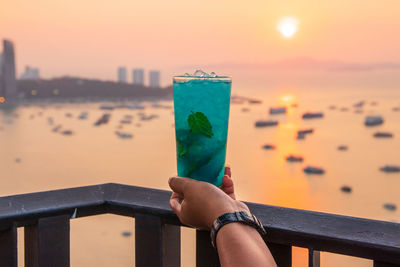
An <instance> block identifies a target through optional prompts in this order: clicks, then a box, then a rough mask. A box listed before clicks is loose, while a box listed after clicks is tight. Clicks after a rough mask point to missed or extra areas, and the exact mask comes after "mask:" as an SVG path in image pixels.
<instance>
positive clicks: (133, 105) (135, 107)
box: [124, 104, 145, 110]
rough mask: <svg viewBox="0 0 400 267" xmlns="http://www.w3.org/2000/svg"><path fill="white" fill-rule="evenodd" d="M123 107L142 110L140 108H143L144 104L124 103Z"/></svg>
mask: <svg viewBox="0 0 400 267" xmlns="http://www.w3.org/2000/svg"><path fill="white" fill-rule="evenodd" d="M124 108H127V109H132V110H136V109H139V110H142V109H145V106H143V105H139V104H131V105H125V106H124Z"/></svg>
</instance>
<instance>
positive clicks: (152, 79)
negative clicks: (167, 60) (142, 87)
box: [149, 70, 161, 88]
mask: <svg viewBox="0 0 400 267" xmlns="http://www.w3.org/2000/svg"><path fill="white" fill-rule="evenodd" d="M160 76H161V75H160V71H158V70H151V71H149V86H150V87H153V88H159V87H160Z"/></svg>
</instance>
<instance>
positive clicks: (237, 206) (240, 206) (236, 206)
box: [207, 200, 250, 229]
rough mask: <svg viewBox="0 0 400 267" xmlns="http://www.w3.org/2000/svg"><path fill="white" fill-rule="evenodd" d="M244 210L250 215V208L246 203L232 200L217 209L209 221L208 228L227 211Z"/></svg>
mask: <svg viewBox="0 0 400 267" xmlns="http://www.w3.org/2000/svg"><path fill="white" fill-rule="evenodd" d="M241 211H244V212H246V213H247V214H249V215H250V210H249V208H248V207H247V205H246V204H244V203H243V202H241V201H238V200H232V201H231V202H230V203H229V204H227V205H224V206H223V207H221V208H220V209H217V210H216V211H215V212H214V213H213V215H212V216H211V217H210V220H209V222H208V223H207V227H208V229H211V228H212V226H213V224H214V222H215V220H217V219H218V218H219V217H220V216H222V215H224V214H226V213H235V212H241Z"/></svg>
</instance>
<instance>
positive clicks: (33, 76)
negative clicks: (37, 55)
mask: <svg viewBox="0 0 400 267" xmlns="http://www.w3.org/2000/svg"><path fill="white" fill-rule="evenodd" d="M19 79H20V80H33V81H37V80H39V79H40V76H39V69H38V68H31V67H29V66H26V67H25V72H24V73H23V74H22V75H21V77H20V78H19Z"/></svg>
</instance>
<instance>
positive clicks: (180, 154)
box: [173, 75, 232, 186]
mask: <svg viewBox="0 0 400 267" xmlns="http://www.w3.org/2000/svg"><path fill="white" fill-rule="evenodd" d="M231 83H232V82H231V78H230V77H226V76H207V77H204V76H186V75H185V76H175V77H174V78H173V91H174V112H175V136H176V152H177V161H178V175H179V176H181V177H189V178H192V179H196V180H200V181H206V182H209V183H212V184H214V185H216V186H220V185H221V184H222V177H223V175H224V171H225V154H226V142H227V137H228V120H229V105H230V95H231Z"/></svg>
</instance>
